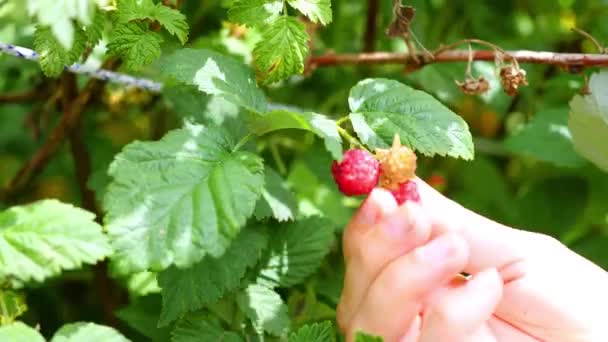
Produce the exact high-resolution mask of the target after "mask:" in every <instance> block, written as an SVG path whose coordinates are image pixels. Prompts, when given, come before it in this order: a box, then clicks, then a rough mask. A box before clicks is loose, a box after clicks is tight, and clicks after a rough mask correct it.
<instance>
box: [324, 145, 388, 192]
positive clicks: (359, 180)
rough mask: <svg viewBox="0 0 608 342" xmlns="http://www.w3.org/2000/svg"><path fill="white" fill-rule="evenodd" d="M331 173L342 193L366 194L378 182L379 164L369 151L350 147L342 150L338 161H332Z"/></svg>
mask: <svg viewBox="0 0 608 342" xmlns="http://www.w3.org/2000/svg"><path fill="white" fill-rule="evenodd" d="M331 173H332V174H333V176H334V180H335V181H336V184H338V188H339V189H340V191H341V192H342V193H343V194H345V195H347V196H357V195H367V194H369V193H370V192H371V191H372V190H373V189H374V187H375V186H376V185H377V184H378V178H379V174H380V164H379V163H378V160H376V158H374V156H373V155H372V154H370V153H369V152H367V151H365V150H361V149H351V150H348V151H346V152H344V156H343V159H342V161H341V162H340V163H338V162H337V161H334V162H333V164H332V166H331Z"/></svg>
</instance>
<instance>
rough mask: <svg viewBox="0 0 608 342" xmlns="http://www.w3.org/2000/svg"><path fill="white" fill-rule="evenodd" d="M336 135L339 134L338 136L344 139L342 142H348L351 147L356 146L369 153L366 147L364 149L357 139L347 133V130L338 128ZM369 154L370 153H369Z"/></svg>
mask: <svg viewBox="0 0 608 342" xmlns="http://www.w3.org/2000/svg"><path fill="white" fill-rule="evenodd" d="M337 128H338V133H340V135H341V136H342V137H343V138H344V140H346V141H348V142H349V143H351V144H352V145H355V146H358V147H360V148H362V149H364V150H366V151H367V152H370V150H368V149H367V147H365V145H363V144H362V143H361V142H360V141H359V139H357V138H355V137H353V136H352V135H351V134H350V133H348V131H347V130H345V129H344V128H342V127H340V126H338V127H337ZM370 153H371V152H370Z"/></svg>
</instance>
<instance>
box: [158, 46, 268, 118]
mask: <svg viewBox="0 0 608 342" xmlns="http://www.w3.org/2000/svg"><path fill="white" fill-rule="evenodd" d="M159 68H160V70H161V71H162V73H163V74H164V75H166V76H171V77H173V78H175V79H177V80H178V81H180V82H183V83H186V84H191V85H195V86H197V87H198V89H199V90H200V91H202V92H204V93H207V94H211V95H219V96H222V97H223V98H224V99H226V100H227V101H229V102H232V103H234V104H235V105H237V106H240V107H244V108H246V109H248V110H250V111H254V112H258V113H263V112H265V111H266V108H267V103H266V98H265V96H264V93H263V92H262V91H261V90H260V89H259V88H258V87H257V85H256V82H255V78H254V77H253V74H252V72H251V70H250V69H249V68H248V67H247V66H246V65H244V64H242V63H241V62H239V61H237V60H235V59H232V58H230V57H227V56H224V55H222V54H219V53H217V52H214V51H210V50H194V49H180V50H177V51H175V52H174V53H172V54H170V55H168V56H165V57H163V58H162V59H161V62H160V63H159Z"/></svg>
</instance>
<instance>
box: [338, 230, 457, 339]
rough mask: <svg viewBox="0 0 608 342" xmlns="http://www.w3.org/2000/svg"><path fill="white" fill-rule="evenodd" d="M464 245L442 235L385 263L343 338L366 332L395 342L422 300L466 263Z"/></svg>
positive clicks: (448, 235) (455, 237)
mask: <svg viewBox="0 0 608 342" xmlns="http://www.w3.org/2000/svg"><path fill="white" fill-rule="evenodd" d="M467 257H468V248H467V245H466V242H465V241H464V240H463V239H462V238H460V237H459V236H457V235H456V234H444V235H441V236H439V237H437V238H435V239H433V240H432V241H431V242H429V243H427V244H426V245H424V246H422V247H418V248H416V249H415V250H413V251H412V252H410V253H408V254H406V255H404V256H401V257H399V258H397V259H396V260H394V261H392V262H391V263H390V264H388V265H387V266H386V267H385V268H384V269H383V270H382V272H381V273H380V274H379V275H378V277H377V278H376V280H375V281H374V282H373V284H372V285H371V287H370V289H369V291H368V292H367V294H366V296H365V298H364V300H363V302H362V303H361V306H360V308H359V310H358V311H357V314H356V315H355V317H354V318H353V319H352V321H351V322H350V324H349V326H348V327H347V336H351V337H352V336H354V334H355V333H356V332H357V331H359V330H362V331H366V332H370V333H372V334H375V335H379V336H382V337H384V338H385V340H387V341H395V340H397V339H398V338H399V337H401V336H403V335H405V334H406V332H407V331H408V330H409V327H410V326H411V324H412V322H413V321H414V319H415V317H416V316H417V315H418V313H419V312H420V310H421V303H422V299H423V298H424V297H425V296H426V295H428V293H430V292H431V291H433V290H434V289H437V288H439V287H441V286H443V285H445V284H447V283H448V282H449V281H450V280H451V279H452V278H453V277H454V275H455V274H457V273H458V272H460V270H461V269H462V267H464V265H465V264H466V262H467Z"/></svg>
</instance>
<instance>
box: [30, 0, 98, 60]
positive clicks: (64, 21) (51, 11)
mask: <svg viewBox="0 0 608 342" xmlns="http://www.w3.org/2000/svg"><path fill="white" fill-rule="evenodd" d="M20 2H21V3H22V2H23V1H20ZM96 7H97V4H96V1H95V0H79V1H57V0H27V10H28V13H29V15H30V16H36V17H37V19H38V23H40V24H41V25H43V26H48V27H49V28H50V30H51V32H52V34H53V36H54V37H55V38H56V39H57V42H59V44H60V46H61V47H62V48H63V49H65V50H70V49H71V48H72V45H73V44H74V42H75V41H76V40H77V38H76V36H77V32H76V30H77V29H78V25H74V24H73V20H78V22H79V23H80V24H84V25H89V24H91V19H92V18H93V15H94V12H95V8H96Z"/></svg>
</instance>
